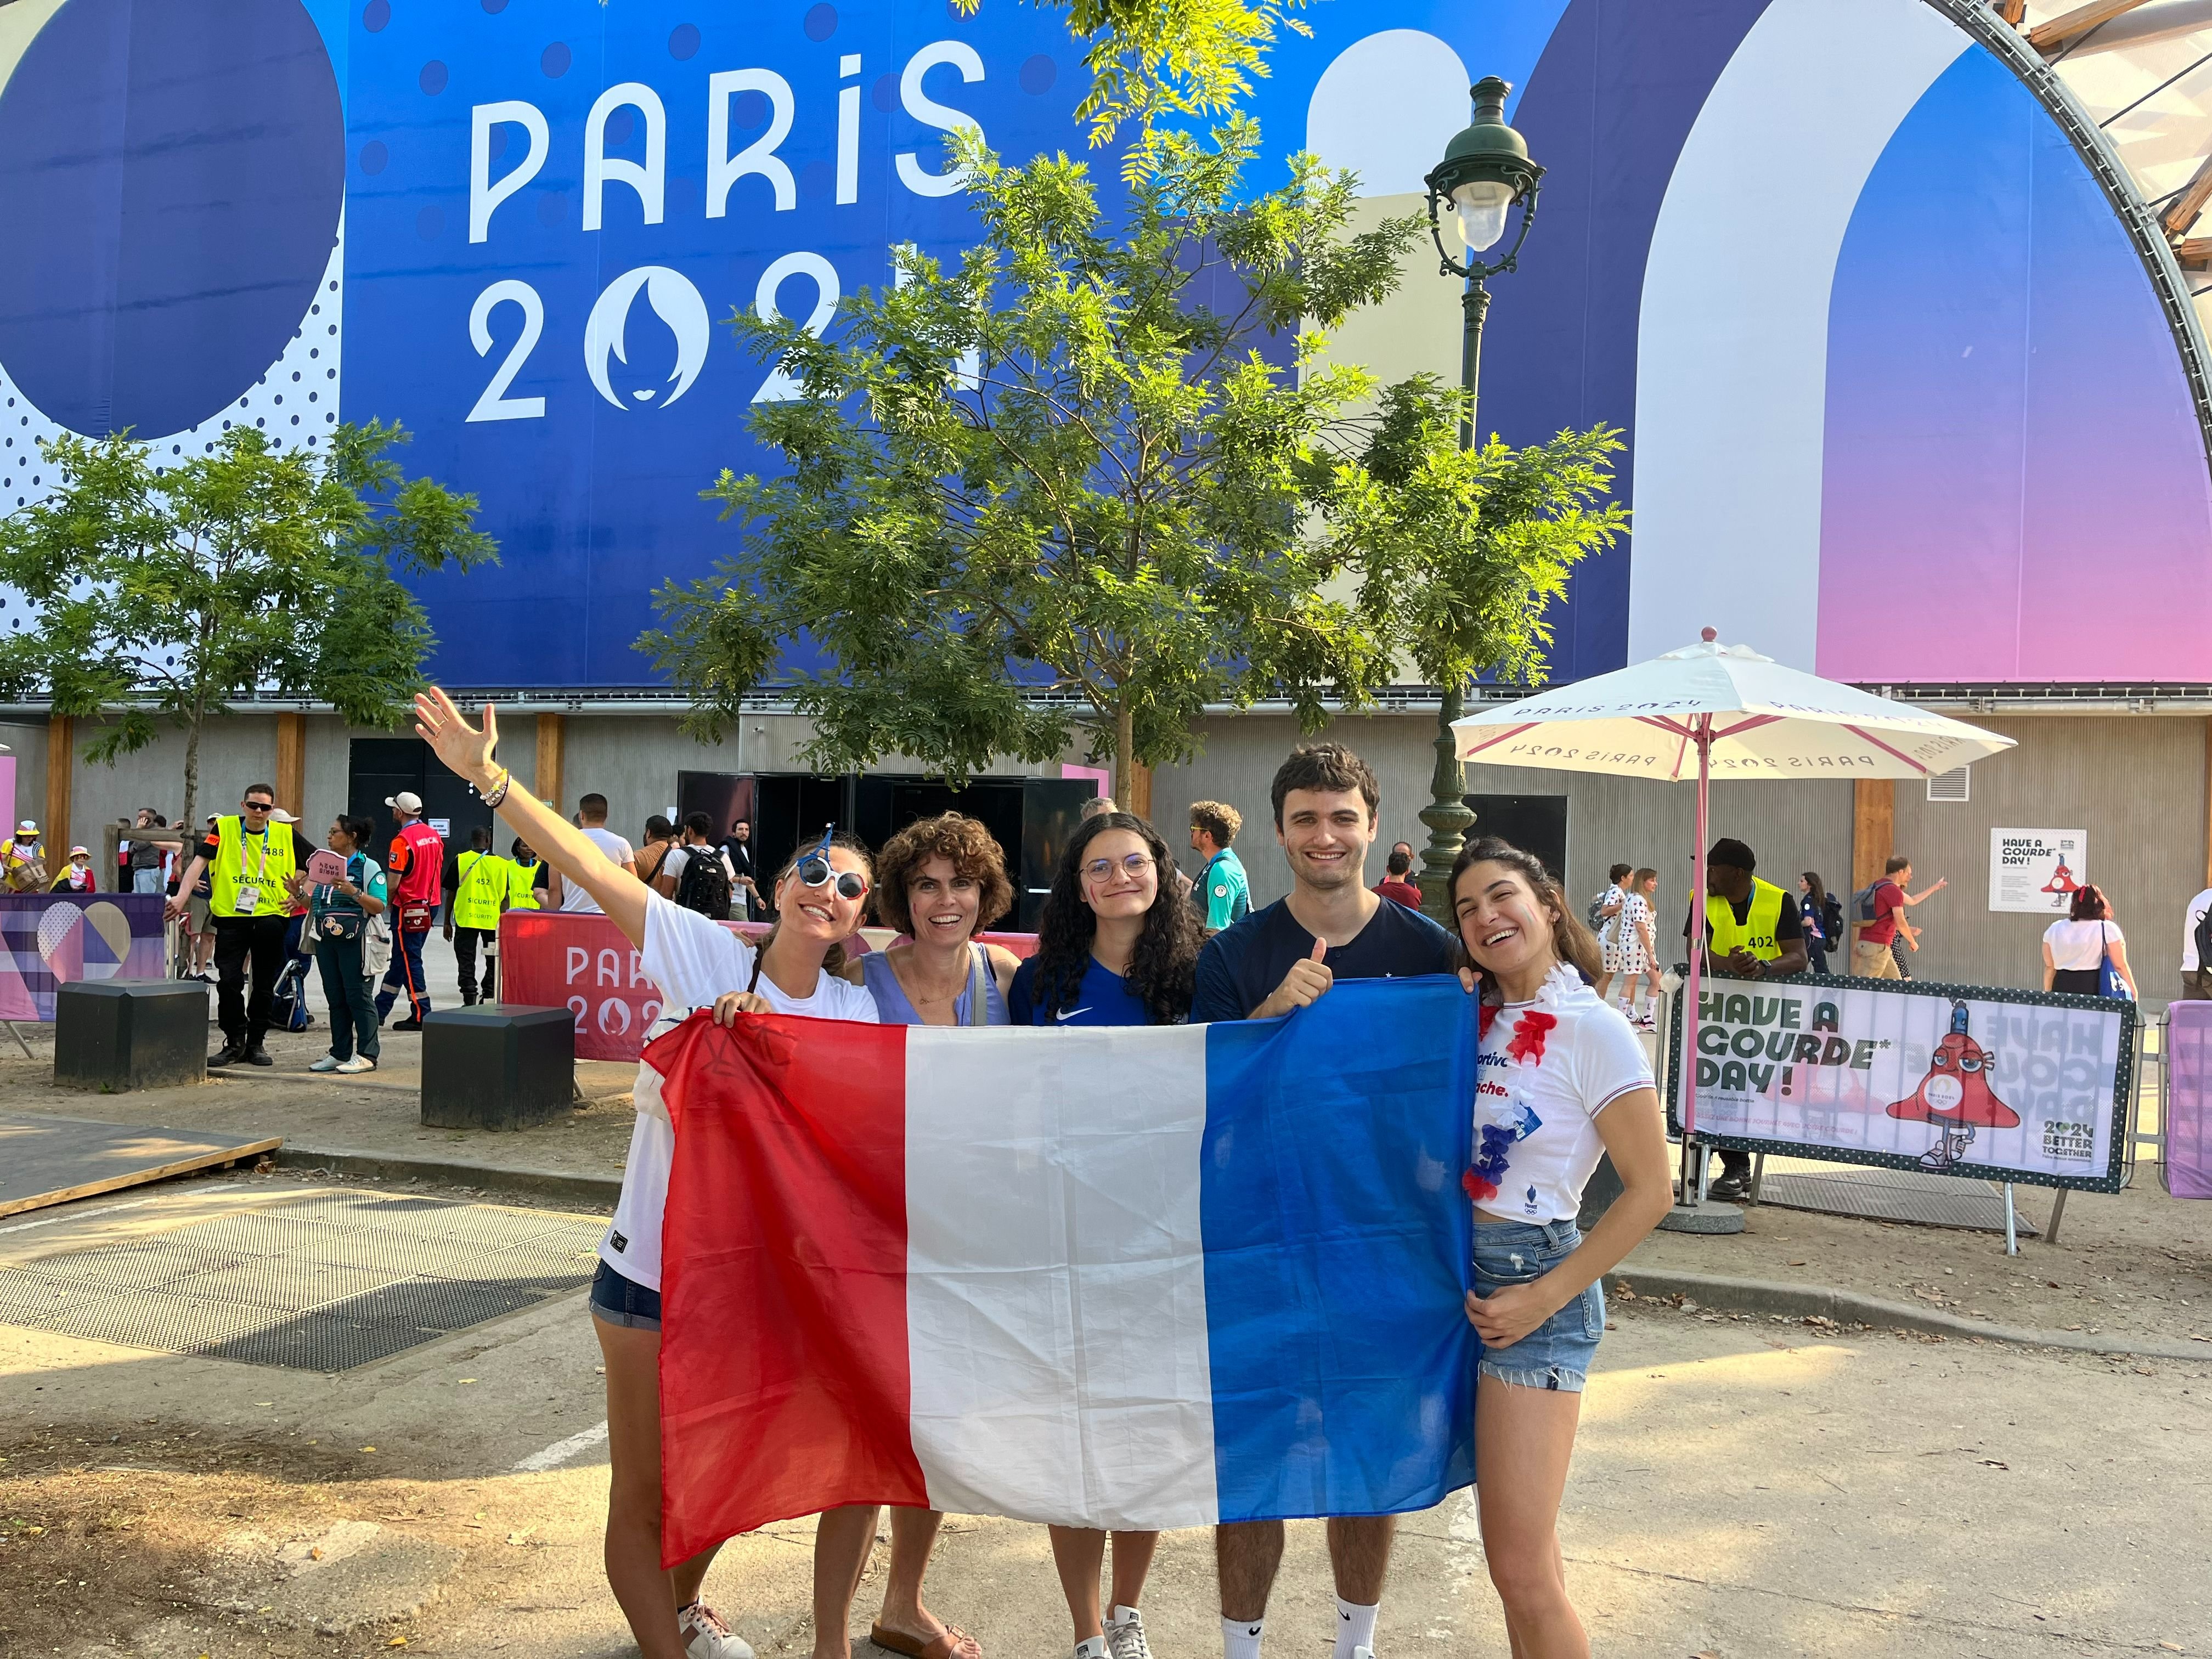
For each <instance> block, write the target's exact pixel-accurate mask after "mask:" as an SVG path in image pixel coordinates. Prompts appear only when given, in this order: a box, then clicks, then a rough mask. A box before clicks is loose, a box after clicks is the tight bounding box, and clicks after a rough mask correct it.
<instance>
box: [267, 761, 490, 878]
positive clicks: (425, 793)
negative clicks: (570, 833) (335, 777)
mask: <svg viewBox="0 0 2212 1659" xmlns="http://www.w3.org/2000/svg"><path fill="white" fill-rule="evenodd" d="M349 762H350V774H351V775H350V776H349V780H348V785H347V790H346V811H349V812H351V813H353V814H355V815H356V816H357V817H365V818H371V819H374V821H375V823H376V839H375V840H374V842H371V843H370V846H369V849H368V850H369V854H370V856H371V857H373V858H375V859H376V860H378V861H379V862H382V859H383V853H384V849H385V848H386V847H388V846H389V845H390V844H391V842H392V836H394V835H395V834H397V833H398V824H397V823H395V822H394V821H393V819H392V809H391V808H390V807H388V806H386V805H385V804H384V803H385V800H386V798H388V797H390V796H392V795H396V794H398V793H399V792H400V791H401V790H403V789H404V790H408V791H410V793H414V794H416V795H417V796H419V797H421V799H422V816H423V817H426V818H428V820H429V821H430V827H431V828H432V829H435V830H436V831H437V832H438V834H439V835H440V836H442V837H443V838H444V839H445V842H446V850H447V859H448V860H451V859H452V857H453V854H454V853H455V852H456V851H466V850H467V848H468V844H469V836H470V833H471V831H473V830H476V829H492V828H493V826H492V814H491V808H489V806H486V805H484V804H483V797H482V796H481V795H479V794H477V792H476V786H475V785H473V784H471V783H469V782H467V781H465V780H464V779H462V778H460V777H459V776H457V775H454V774H453V772H451V771H449V770H447V768H446V765H445V763H443V762H441V760H439V758H438V757H436V756H435V755H434V754H432V753H431V752H430V745H429V744H427V743H424V742H423V741H422V739H421V738H355V739H354V740H353V744H352V750H351V753H350V756H349ZM325 822H327V820H325ZM305 828H306V829H307V836H308V839H309V840H311V841H313V842H315V843H316V844H317V845H318V846H319V845H320V844H321V842H322V836H323V829H324V824H322V823H308V824H307V825H306V826H305ZM496 835H497V832H496V831H494V836H495V849H494V850H495V851H500V852H504V851H505V850H506V849H505V848H500V847H497V846H496ZM509 839H512V837H510V838H509Z"/></svg>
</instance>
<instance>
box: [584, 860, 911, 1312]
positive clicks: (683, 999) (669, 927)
mask: <svg viewBox="0 0 2212 1659" xmlns="http://www.w3.org/2000/svg"><path fill="white" fill-rule="evenodd" d="M639 962H640V963H641V966H642V967H643V968H644V969H645V972H646V977H647V978H648V979H650V980H651V981H653V983H654V984H655V985H657V986H659V987H660V995H661V1013H660V1017H659V1018H658V1019H656V1020H655V1021H653V1024H652V1026H651V1027H650V1028H649V1029H648V1030H647V1032H646V1041H647V1042H651V1041H652V1040H653V1038H654V1037H657V1036H659V1035H660V1034H661V1033H662V1032H664V1031H668V1030H674V1029H675V1027H677V1026H678V1025H679V1024H682V1023H683V1022H684V1019H685V1018H686V1017H687V1016H689V1015H690V1012H691V1011H692V1010H693V1009H695V1008H711V1007H713V1006H714V1000H715V999H716V998H717V997H720V996H723V995H725V994H727V993H729V992H732V991H742V990H744V989H745V988H746V987H747V986H748V985H751V981H752V976H753V947H752V946H751V945H748V944H746V943H745V942H744V939H740V938H739V937H738V935H737V934H735V933H732V932H731V931H730V930H729V929H728V928H726V927H723V926H721V924H720V923H719V922H714V921H708V919H707V918H706V917H704V916H702V915H700V914H699V913H698V912H697V911H696V910H686V909H685V908H683V906H681V905H679V904H677V903H675V902H672V901H671V900H668V899H665V898H663V897H661V896H660V895H659V894H658V893H654V894H652V895H650V896H648V897H647V900H646V905H645V949H644V950H643V951H641V952H640V953H639ZM752 989H754V990H756V991H757V992H759V993H760V994H761V995H762V996H763V997H765V998H766V999H767V1000H768V1003H769V1006H770V1007H772V1008H774V1009H775V1011H776V1012H778V1013H780V1014H798V1015H800V1016H802V1017H805V1018H814V1019H850V1020H857V1021H860V1023H861V1024H867V1025H873V1024H876V1000H875V998H874V997H873V996H872V995H870V994H869V993H868V991H867V989H866V987H864V986H859V985H848V984H847V983H846V982H845V981H843V980H842V979H839V978H837V977H836V975H831V974H824V975H822V976H821V978H820V979H818V980H817V981H815V986H814V989H813V991H812V993H811V994H809V995H806V996H804V997H794V996H791V995H788V994H786V993H785V992H784V991H782V990H781V989H780V988H778V987H777V985H776V983H775V981H774V980H772V979H770V978H769V976H768V975H766V974H763V975H761V977H760V982H759V983H758V984H757V985H752ZM635 1100H636V1102H637V1126H636V1127H635V1128H634V1129H632V1130H631V1131H630V1137H629V1162H628V1163H627V1164H624V1165H623V1185H622V1197H621V1198H620V1199H618V1200H617V1201H616V1204H615V1218H614V1221H613V1223H612V1224H611V1225H610V1226H609V1227H608V1228H607V1233H606V1237H605V1238H603V1239H601V1240H600V1241H599V1260H600V1261H604V1262H605V1263H606V1264H607V1266H609V1267H612V1268H613V1269H614V1270H615V1271H616V1272H617V1273H620V1274H621V1275H622V1276H623V1278H624V1279H630V1280H632V1281H634V1282H635V1283H636V1284H640V1285H644V1286H645V1287H646V1288H647V1290H651V1291H657V1290H659V1288H660V1217H661V1212H662V1211H663V1210H665V1208H666V1207H667V1205H668V1171H669V1166H670V1165H671V1164H672V1163H673V1162H674V1161H675V1157H676V1132H675V1131H674V1130H673V1129H671V1127H669V1123H668V1110H667V1108H666V1107H665V1106H663V1105H662V1104H661V1102H660V1073H658V1072H656V1071H654V1070H653V1067H652V1066H649V1065H648V1064H647V1063H646V1062H645V1061H644V1060H640V1061H639V1062H638V1064H637V1085H636V1091H635Z"/></svg>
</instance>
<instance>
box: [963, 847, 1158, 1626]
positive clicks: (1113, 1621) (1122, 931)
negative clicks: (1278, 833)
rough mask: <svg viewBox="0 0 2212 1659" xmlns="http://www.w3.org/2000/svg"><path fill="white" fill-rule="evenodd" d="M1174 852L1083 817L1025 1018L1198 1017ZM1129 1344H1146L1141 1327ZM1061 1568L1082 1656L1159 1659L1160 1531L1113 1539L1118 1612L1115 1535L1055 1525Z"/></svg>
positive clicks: (1048, 908)
mask: <svg viewBox="0 0 2212 1659" xmlns="http://www.w3.org/2000/svg"><path fill="white" fill-rule="evenodd" d="M1175 867H1176V866H1175V858H1174V855H1173V854H1170V852H1169V851H1168V844H1167V842H1164V841H1163V840H1161V839H1160V835H1159V832H1158V830H1157V829H1153V828H1152V825H1151V824H1149V823H1146V822H1145V820H1144V819H1142V818H1140V817H1136V816H1135V815H1134V814H1133V813H1128V812H1103V813H1101V814H1099V815H1098V816H1097V817H1094V818H1090V819H1087V820H1085V823H1083V825H1082V826H1081V827H1080V828H1079V829H1077V830H1076V832H1075V836H1074V838H1073V840H1071V841H1070V842H1068V846H1067V851H1066V854H1063V855H1062V857H1061V859H1060V868H1059V870H1058V871H1057V872H1054V876H1053V882H1052V893H1051V895H1050V896H1048V898H1047V899H1046V900H1045V902H1044V914H1043V915H1042V918H1041V919H1040V920H1039V921H1038V924H1037V950H1036V955H1035V956H1033V957H1030V959H1029V960H1028V961H1027V962H1025V963H1023V964H1022V965H1021V969H1020V971H1018V973H1016V974H1015V975H1014V986H1013V989H1012V991H1011V992H1010V993H1008V994H1007V997H1006V1005H1007V1008H1008V1010H1009V1012H1011V1013H1012V1017H1013V1023H1014V1024H1017V1025H1053V1026H1060V1025H1180V1024H1182V1023H1183V1022H1184V1021H1185V1020H1187V1019H1188V1018H1190V997H1191V988H1192V984H1193V981H1194V979H1195V978H1196V973H1197V967H1198V947H1199V943H1200V940H1199V925H1198V918H1197V916H1196V915H1194V913H1193V911H1192V909H1191V908H1190V906H1189V905H1188V904H1187V903H1185V902H1183V900H1182V896H1181V895H1180V894H1179V893H1177V891H1176V882H1175ZM1125 1335H1126V1340H1128V1341H1130V1342H1142V1341H1145V1340H1147V1338H1146V1334H1145V1333H1144V1332H1142V1331H1140V1330H1130V1331H1128V1332H1127V1333H1126V1334H1125ZM1050 1530H1051V1533H1052V1559H1053V1564H1054V1566H1056V1567H1057V1568H1058V1569H1059V1570H1060V1589H1061V1592H1062V1593H1063V1594H1064V1595H1066V1597H1067V1610H1068V1613H1069V1616H1070V1617H1071V1618H1072V1619H1073V1620H1074V1623H1075V1659H1151V1656H1152V1649H1151V1647H1150V1646H1149V1645H1148V1644H1146V1639H1145V1622H1144V1618H1143V1615H1142V1614H1140V1613H1139V1612H1138V1610H1137V1603H1138V1598H1139V1596H1141V1595H1143V1594H1144V1589H1145V1576H1146V1573H1147V1572H1148V1571H1151V1568H1152V1550H1153V1547H1154V1546H1155V1545H1156V1544H1158V1541H1159V1534H1158V1533H1155V1532H1117V1533H1115V1534H1114V1535H1113V1537H1114V1583H1113V1594H1112V1600H1111V1601H1110V1603H1109V1605H1110V1606H1111V1607H1112V1612H1111V1613H1110V1614H1108V1615H1106V1616H1105V1617H1103V1619H1102V1617H1101V1613H1102V1605H1101V1601H1100V1597H1099V1583H1098V1578H1099V1572H1100V1570H1101V1568H1102V1567H1103V1565H1104V1564H1105V1559H1106V1534H1104V1533H1103V1532H1097V1531H1093V1530H1091V1529H1090V1528H1082V1527H1054V1528H1051V1529H1050Z"/></svg>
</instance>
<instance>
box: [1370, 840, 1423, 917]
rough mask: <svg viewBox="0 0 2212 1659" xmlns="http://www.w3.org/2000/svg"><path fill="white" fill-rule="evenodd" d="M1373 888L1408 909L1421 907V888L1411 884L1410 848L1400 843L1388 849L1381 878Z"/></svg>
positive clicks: (1411, 856)
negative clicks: (1387, 856)
mask: <svg viewBox="0 0 2212 1659" xmlns="http://www.w3.org/2000/svg"><path fill="white" fill-rule="evenodd" d="M1375 890H1376V892H1377V893H1378V894H1380V895H1381V896H1383V897H1384V898H1386V899H1389V901H1390V902H1392V903H1393V904H1402V905H1404V906H1405V907H1406V908H1407V909H1408V910H1418V909H1419V908H1421V890H1420V889H1419V887H1416V886H1415V885H1414V884H1413V852H1412V849H1410V848H1407V847H1405V846H1403V845H1402V844H1401V845H1400V846H1396V847H1394V848H1391V849H1390V856H1389V858H1387V859H1385V860H1383V879H1382V880H1380V881H1378V882H1376V884H1375Z"/></svg>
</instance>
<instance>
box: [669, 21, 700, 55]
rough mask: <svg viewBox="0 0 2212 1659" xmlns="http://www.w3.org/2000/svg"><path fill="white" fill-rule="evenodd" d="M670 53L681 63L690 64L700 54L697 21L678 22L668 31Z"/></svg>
mask: <svg viewBox="0 0 2212 1659" xmlns="http://www.w3.org/2000/svg"><path fill="white" fill-rule="evenodd" d="M668 55H669V56H670V57H671V58H674V59H675V60H676V61H677V62H678V63H679V64H688V63H690V61H691V60H692V59H693V58H696V57H697V56H698V55H699V26H698V25H697V24H696V23H678V25H677V26H676V27H674V28H672V29H671V30H670V31H669V32H668Z"/></svg>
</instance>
